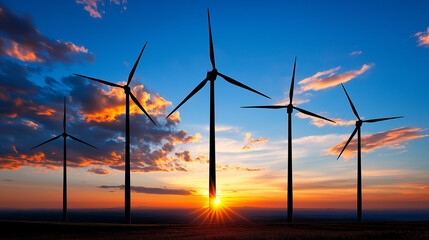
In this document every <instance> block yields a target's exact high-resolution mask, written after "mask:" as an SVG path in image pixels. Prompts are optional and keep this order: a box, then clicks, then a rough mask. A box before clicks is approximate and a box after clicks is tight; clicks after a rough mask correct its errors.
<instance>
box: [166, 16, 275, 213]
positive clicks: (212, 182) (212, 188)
mask: <svg viewBox="0 0 429 240" xmlns="http://www.w3.org/2000/svg"><path fill="white" fill-rule="evenodd" d="M207 16H208V23H209V41H210V61H211V63H212V67H213V69H212V70H211V71H208V72H207V76H206V78H205V79H204V80H203V81H202V82H201V83H200V84H198V86H197V87H196V88H195V89H194V90H192V92H191V93H190V94H189V95H188V96H186V98H185V99H183V101H182V102H181V103H180V104H179V105H178V106H177V107H176V108H175V109H174V110H173V111H172V112H171V113H170V114H168V116H167V118H168V117H169V116H170V115H171V114H173V113H174V112H175V111H176V110H177V109H178V108H179V107H180V106H182V104H184V103H185V102H186V101H187V100H188V99H189V98H191V97H192V96H193V95H194V94H195V93H197V92H198V91H200V90H201V89H202V88H203V87H204V85H206V83H207V82H208V81H210V153H209V206H212V204H213V202H214V201H215V200H216V150H215V99H214V97H215V95H214V91H215V89H214V87H215V85H214V83H215V80H216V78H217V76H220V77H222V78H223V79H225V80H226V81H227V82H229V83H231V84H234V85H236V86H239V87H241V88H244V89H247V90H249V91H252V92H254V93H257V94H259V95H262V96H264V97H266V98H269V97H268V96H266V95H264V94H262V93H260V92H258V91H256V90H254V89H252V88H250V87H248V86H246V85H244V84H242V83H240V82H238V81H236V80H234V79H232V78H230V77H228V76H225V75H223V74H222V73H220V72H218V70H217V69H216V65H215V57H214V50H213V40H212V30H211V25H210V12H209V10H208V9H207Z"/></svg>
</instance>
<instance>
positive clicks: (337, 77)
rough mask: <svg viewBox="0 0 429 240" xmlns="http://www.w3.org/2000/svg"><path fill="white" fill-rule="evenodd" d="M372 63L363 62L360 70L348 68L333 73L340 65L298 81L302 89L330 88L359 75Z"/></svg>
mask: <svg viewBox="0 0 429 240" xmlns="http://www.w3.org/2000/svg"><path fill="white" fill-rule="evenodd" d="M372 66H374V64H369V65H367V64H364V65H363V66H362V68H361V69H360V70H350V71H348V72H345V73H340V74H337V73H335V72H336V71H338V70H339V69H340V67H336V68H333V69H330V70H327V71H323V72H318V73H316V74H315V75H313V76H311V77H309V78H306V79H304V80H302V81H300V82H299V84H300V85H302V86H301V89H302V91H308V90H314V91H317V90H321V89H325V88H330V87H334V86H337V85H339V84H340V83H345V82H348V81H350V80H351V79H353V78H355V77H357V76H359V75H361V74H362V73H364V72H366V71H367V70H368V69H370V68H371V67H372ZM325 75H329V76H327V77H322V76H325Z"/></svg>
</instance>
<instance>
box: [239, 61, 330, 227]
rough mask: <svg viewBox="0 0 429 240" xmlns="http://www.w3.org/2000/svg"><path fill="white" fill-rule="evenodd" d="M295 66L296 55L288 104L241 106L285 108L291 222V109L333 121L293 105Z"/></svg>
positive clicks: (288, 210) (288, 208) (288, 200)
mask: <svg viewBox="0 0 429 240" xmlns="http://www.w3.org/2000/svg"><path fill="white" fill-rule="evenodd" d="M295 68H296V57H295V63H294V65H293V74H292V82H291V85H290V90H289V104H288V105H268V106H246V107H242V108H266V109H280V108H287V114H288V159H287V162H288V168H287V169H288V174H287V176H288V181H287V183H288V185H287V193H288V195H287V213H288V222H290V223H291V222H293V185H292V112H293V109H296V110H298V111H300V112H301V113H304V114H306V115H309V116H312V117H317V118H321V119H323V120H326V121H330V122H334V121H332V120H330V119H327V118H324V117H322V116H319V115H317V114H314V113H312V112H309V111H307V110H304V109H301V108H298V107H295V106H294V105H293V104H292V100H293V88H294V84H295V83H294V82H295Z"/></svg>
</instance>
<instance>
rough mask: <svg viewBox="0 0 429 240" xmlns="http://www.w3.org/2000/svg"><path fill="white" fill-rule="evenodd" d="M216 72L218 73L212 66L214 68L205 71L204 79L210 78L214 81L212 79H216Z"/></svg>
mask: <svg viewBox="0 0 429 240" xmlns="http://www.w3.org/2000/svg"><path fill="white" fill-rule="evenodd" d="M217 74H218V71H217V69H216V68H214V69H213V70H211V71H207V76H206V79H207V80H210V81H214V80H216V78H217Z"/></svg>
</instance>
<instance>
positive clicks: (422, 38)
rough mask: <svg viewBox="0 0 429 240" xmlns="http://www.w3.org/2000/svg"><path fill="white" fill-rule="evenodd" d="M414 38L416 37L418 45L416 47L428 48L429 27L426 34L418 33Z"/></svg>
mask: <svg viewBox="0 0 429 240" xmlns="http://www.w3.org/2000/svg"><path fill="white" fill-rule="evenodd" d="M414 36H416V37H417V38H418V39H417V42H418V43H419V44H418V45H417V46H425V47H429V27H428V28H427V30H426V32H418V33H416V34H415V35H414Z"/></svg>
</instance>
